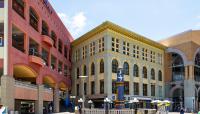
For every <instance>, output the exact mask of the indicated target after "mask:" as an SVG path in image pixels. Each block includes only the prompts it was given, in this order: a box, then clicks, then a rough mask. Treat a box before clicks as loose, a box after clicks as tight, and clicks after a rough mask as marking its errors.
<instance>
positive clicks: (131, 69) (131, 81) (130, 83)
mask: <svg viewBox="0 0 200 114" xmlns="http://www.w3.org/2000/svg"><path fill="white" fill-rule="evenodd" d="M129 77H130V81H129V95H133V79H134V78H133V64H132V63H131V64H129Z"/></svg>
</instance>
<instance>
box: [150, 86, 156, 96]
mask: <svg viewBox="0 0 200 114" xmlns="http://www.w3.org/2000/svg"><path fill="white" fill-rule="evenodd" d="M155 95H156V93H155V85H151V96H155Z"/></svg>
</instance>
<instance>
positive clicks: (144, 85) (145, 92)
mask: <svg viewBox="0 0 200 114" xmlns="http://www.w3.org/2000/svg"><path fill="white" fill-rule="evenodd" d="M147 92H148V91H147V84H143V96H147Z"/></svg>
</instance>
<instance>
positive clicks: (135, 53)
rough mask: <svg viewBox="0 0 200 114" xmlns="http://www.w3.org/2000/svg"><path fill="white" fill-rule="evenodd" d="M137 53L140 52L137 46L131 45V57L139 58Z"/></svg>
mask: <svg viewBox="0 0 200 114" xmlns="http://www.w3.org/2000/svg"><path fill="white" fill-rule="evenodd" d="M139 52H140V50H139V46H137V45H133V57H134V58H139Z"/></svg>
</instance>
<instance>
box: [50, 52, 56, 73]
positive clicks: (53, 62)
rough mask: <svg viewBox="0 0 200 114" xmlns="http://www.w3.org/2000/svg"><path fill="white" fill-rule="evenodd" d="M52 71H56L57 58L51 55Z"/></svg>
mask: <svg viewBox="0 0 200 114" xmlns="http://www.w3.org/2000/svg"><path fill="white" fill-rule="evenodd" d="M51 69H53V70H54V69H56V57H54V56H53V55H51Z"/></svg>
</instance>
